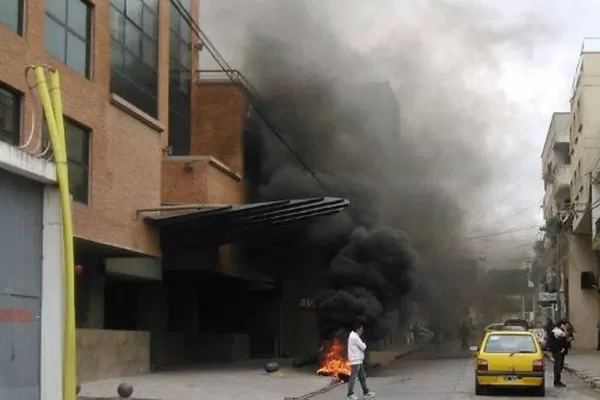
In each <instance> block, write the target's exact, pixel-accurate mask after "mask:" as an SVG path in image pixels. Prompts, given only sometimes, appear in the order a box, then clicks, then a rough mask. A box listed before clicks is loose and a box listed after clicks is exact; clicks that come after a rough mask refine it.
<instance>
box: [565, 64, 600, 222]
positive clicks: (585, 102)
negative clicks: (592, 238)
mask: <svg viewBox="0 0 600 400" xmlns="http://www.w3.org/2000/svg"><path fill="white" fill-rule="evenodd" d="M582 65H583V67H582V68H583V69H582V71H584V72H583V74H582V75H581V77H580V79H579V81H578V84H577V85H576V87H575V90H574V93H573V98H572V99H571V112H570V118H571V126H570V128H571V129H570V132H571V133H570V140H571V142H570V146H571V151H572V158H571V165H572V173H571V175H572V179H571V182H572V184H571V201H572V202H573V203H574V204H576V205H578V207H577V208H578V209H579V210H581V209H583V208H584V207H585V206H586V205H587V204H589V196H590V182H591V178H590V176H589V173H590V172H593V171H592V170H598V164H597V161H598V159H599V158H600V150H599V149H600V134H599V132H600V131H599V129H598V128H599V126H600V117H599V116H598V115H597V113H596V111H595V110H596V109H597V107H598V106H599V105H600V87H599V84H600V78H599V75H600V54H597V53H592V54H584V55H583V63H582ZM580 130H581V131H580ZM589 224H590V217H589V214H588V213H583V212H578V213H575V216H574V219H573V228H574V230H575V231H576V232H579V233H584V232H587V233H589V231H590V228H589V226H588V225H589Z"/></svg>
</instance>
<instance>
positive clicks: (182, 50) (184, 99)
mask: <svg viewBox="0 0 600 400" xmlns="http://www.w3.org/2000/svg"><path fill="white" fill-rule="evenodd" d="M178 3H180V4H181V6H183V7H184V8H185V10H186V11H188V12H190V6H191V5H190V2H189V0H188V1H178ZM170 4H171V9H170V18H171V21H170V24H169V25H170V26H169V28H170V29H169V146H170V147H171V151H172V154H173V155H187V154H189V153H190V146H191V95H190V91H191V84H192V65H191V64H192V57H191V55H192V30H191V28H190V26H189V24H188V22H187V21H186V18H185V17H184V15H182V14H181V13H180V11H179V9H178V7H176V6H175V5H174V4H173V1H171V3H170ZM178 5H179V4H178Z"/></svg>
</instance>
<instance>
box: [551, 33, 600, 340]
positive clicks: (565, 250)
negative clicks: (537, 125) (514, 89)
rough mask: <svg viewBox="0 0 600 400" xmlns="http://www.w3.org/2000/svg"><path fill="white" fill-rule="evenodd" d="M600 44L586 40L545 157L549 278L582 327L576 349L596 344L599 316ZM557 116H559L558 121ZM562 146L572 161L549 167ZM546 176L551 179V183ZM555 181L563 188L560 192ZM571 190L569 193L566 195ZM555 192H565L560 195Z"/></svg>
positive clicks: (564, 308)
mask: <svg viewBox="0 0 600 400" xmlns="http://www.w3.org/2000/svg"><path fill="white" fill-rule="evenodd" d="M598 44H599V41H598V39H586V40H585V41H584V44H583V47H582V50H581V54H580V58H579V62H578V65H577V70H576V75H575V78H574V81H573V88H572V89H573V91H572V96H571V99H570V101H569V104H570V110H569V112H568V113H556V114H555V115H554V117H553V120H552V123H551V131H552V127H553V126H555V127H560V133H557V131H555V132H549V133H548V138H547V142H546V147H545V149H544V154H543V156H542V158H543V171H544V183H545V188H546V195H545V197H544V217H545V219H546V227H547V231H546V233H547V239H548V252H549V253H552V252H554V253H553V257H552V258H551V259H550V261H549V263H548V264H549V272H548V274H547V276H548V277H549V278H550V279H552V281H553V284H552V285H551V286H553V289H555V290H557V291H558V293H559V298H558V307H557V308H558V310H559V314H562V316H566V317H568V318H569V319H570V320H571V321H572V322H573V324H574V326H575V327H576V329H577V332H578V335H577V338H576V341H575V342H574V344H573V346H574V347H579V348H592V347H595V346H596V341H597V338H596V323H597V321H598V318H600V294H599V293H600V292H599V290H598V276H599V271H600V269H599V268H600V265H599V263H598V250H600V246H599V245H598V242H597V241H596V236H597V230H598V224H600V222H599V223H597V221H598V218H600V212H599V210H598V203H600V188H599V186H598V185H599V184H598V172H599V171H600V146H599V145H600V117H598V115H597V113H596V112H595V110H596V109H597V107H598V105H599V104H600V89H598V83H599V81H598V79H599V78H598V76H599V74H600V52H598V50H594V49H593V48H594V47H596V48H598ZM557 116H560V117H558V119H557ZM567 118H568V122H567ZM559 119H560V122H559V123H557V122H556V121H558V120H559ZM565 127H566V128H567V129H568V131H567V132H568V156H566V155H565V149H566V148H567V144H563V143H564V142H565V139H564V137H565V133H564V128H565ZM549 143H550V144H551V145H549ZM552 143H554V144H552ZM549 148H552V149H553V151H552V152H550V150H549ZM557 148H558V149H560V154H559V155H558V161H561V160H562V161H567V160H568V161H569V162H570V163H569V164H567V163H566V162H563V164H562V166H561V165H560V164H556V165H557V166H558V169H556V170H555V169H553V168H554V167H552V169H549V165H551V164H552V165H554V164H555V161H556V160H557ZM552 160H554V161H552ZM561 168H562V170H561ZM563 171H568V176H569V180H568V185H566V184H565V182H564V177H563V176H562V175H561V174H564V173H565V172H563ZM546 178H549V179H551V183H549V181H548V180H547V179H546ZM555 182H558V183H559V184H560V189H559V190H558V191H557V190H556V188H555V186H556V185H555ZM567 187H568V192H565V188H567ZM556 193H560V194H559V195H558V197H557V195H556ZM564 199H567V201H565V200H564ZM556 201H558V204H557V203H556ZM561 206H562V209H561ZM557 222H558V224H557ZM563 303H564V304H563Z"/></svg>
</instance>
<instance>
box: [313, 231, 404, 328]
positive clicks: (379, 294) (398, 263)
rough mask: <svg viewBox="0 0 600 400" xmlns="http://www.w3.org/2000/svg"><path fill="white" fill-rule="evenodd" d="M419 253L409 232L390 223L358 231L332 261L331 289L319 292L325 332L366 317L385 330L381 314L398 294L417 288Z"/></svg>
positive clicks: (368, 322)
mask: <svg viewBox="0 0 600 400" xmlns="http://www.w3.org/2000/svg"><path fill="white" fill-rule="evenodd" d="M415 261H416V254H415V253H414V252H413V251H412V250H411V246H410V243H409V239H408V235H406V233H404V232H401V231H398V230H393V229H390V228H375V229H371V230H368V229H366V228H358V229H356V230H355V231H354V232H352V234H351V236H350V241H349V243H348V244H347V245H346V246H345V247H343V248H342V249H341V250H340V252H339V253H338V254H337V255H336V256H335V257H334V258H333V260H332V261H331V264H330V269H331V272H330V276H329V284H330V289H326V290H323V291H322V292H321V293H320V294H319V295H318V296H317V299H316V301H317V307H318V316H319V322H320V326H321V328H322V329H323V331H324V332H331V331H334V330H335V329H337V328H339V327H352V325H353V324H354V323H356V322H360V323H362V324H364V325H365V326H367V327H370V328H371V329H372V331H373V332H372V333H373V334H374V336H379V334H381V333H384V332H381V331H382V329H383V326H381V322H382V321H381V318H382V316H383V315H385V312H386V311H389V309H387V307H388V306H389V305H390V304H393V303H392V301H393V300H394V299H402V297H404V296H405V295H407V294H408V293H409V291H410V290H411V289H412V276H411V275H412V272H413V271H412V268H413V266H414V264H415Z"/></svg>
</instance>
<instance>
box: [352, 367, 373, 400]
mask: <svg viewBox="0 0 600 400" xmlns="http://www.w3.org/2000/svg"><path fill="white" fill-rule="evenodd" d="M351 367H352V370H351V372H350V379H349V380H348V396H352V395H353V394H354V384H355V383H356V378H358V381H359V382H360V386H362V390H363V394H367V393H369V389H368V388H367V377H366V376H365V366H364V365H362V364H357V365H352V366H351Z"/></svg>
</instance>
